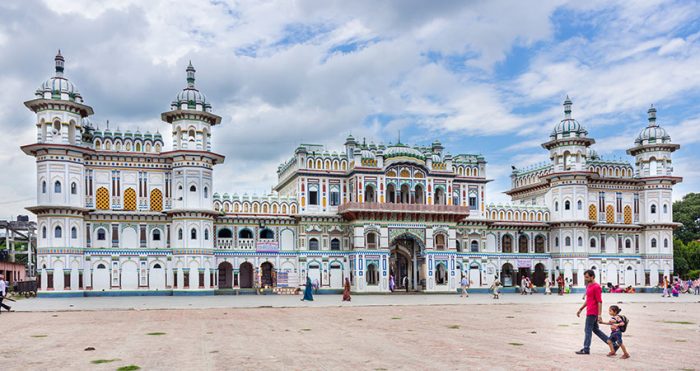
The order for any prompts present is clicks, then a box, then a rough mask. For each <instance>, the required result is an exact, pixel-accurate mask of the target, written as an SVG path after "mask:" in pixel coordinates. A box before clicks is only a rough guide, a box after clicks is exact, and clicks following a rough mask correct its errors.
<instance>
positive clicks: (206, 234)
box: [204, 228, 209, 241]
mask: <svg viewBox="0 0 700 371" xmlns="http://www.w3.org/2000/svg"><path fill="white" fill-rule="evenodd" d="M204 240H205V241H209V229H207V228H205V229H204Z"/></svg>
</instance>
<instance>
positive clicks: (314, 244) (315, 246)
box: [309, 238, 318, 251]
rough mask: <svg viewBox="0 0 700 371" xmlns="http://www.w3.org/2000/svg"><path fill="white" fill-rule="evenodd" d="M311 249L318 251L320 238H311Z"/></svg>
mask: <svg viewBox="0 0 700 371" xmlns="http://www.w3.org/2000/svg"><path fill="white" fill-rule="evenodd" d="M309 250H313V251H318V239H316V238H312V239H310V240H309Z"/></svg>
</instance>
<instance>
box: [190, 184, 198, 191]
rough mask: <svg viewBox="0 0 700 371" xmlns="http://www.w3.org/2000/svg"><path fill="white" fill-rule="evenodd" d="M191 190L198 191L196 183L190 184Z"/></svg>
mask: <svg viewBox="0 0 700 371" xmlns="http://www.w3.org/2000/svg"><path fill="white" fill-rule="evenodd" d="M190 192H197V187H195V185H194V184H192V185H191V186H190Z"/></svg>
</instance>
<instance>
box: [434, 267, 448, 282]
mask: <svg viewBox="0 0 700 371" xmlns="http://www.w3.org/2000/svg"><path fill="white" fill-rule="evenodd" d="M435 284H436V285H447V269H446V268H445V264H442V263H438V265H437V266H436V267H435Z"/></svg>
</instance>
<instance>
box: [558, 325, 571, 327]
mask: <svg viewBox="0 0 700 371" xmlns="http://www.w3.org/2000/svg"><path fill="white" fill-rule="evenodd" d="M559 327H569V325H559Z"/></svg>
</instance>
